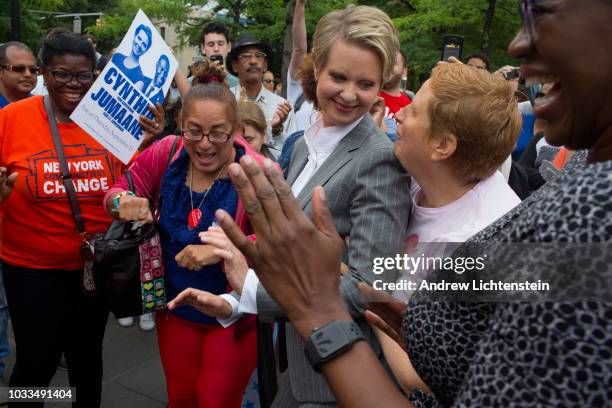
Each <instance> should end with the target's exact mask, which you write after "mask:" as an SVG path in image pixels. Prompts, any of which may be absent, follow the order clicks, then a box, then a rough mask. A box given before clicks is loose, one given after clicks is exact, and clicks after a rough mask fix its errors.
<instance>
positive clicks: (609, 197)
mask: <svg viewBox="0 0 612 408" xmlns="http://www.w3.org/2000/svg"><path fill="white" fill-rule="evenodd" d="M520 4H521V10H522V14H523V19H524V28H523V30H521V32H520V33H519V34H518V35H517V36H516V38H515V39H514V40H513V41H512V43H511V44H510V47H509V52H510V54H511V55H512V56H513V57H516V58H521V59H522V60H523V64H522V65H521V74H522V75H523V77H525V78H526V80H527V82H528V83H530V82H534V83H538V82H546V83H550V84H551V85H552V86H551V89H550V90H549V92H548V93H547V95H546V97H545V98H542V99H540V100H538V101H537V102H536V104H535V107H534V111H535V114H536V115H537V116H538V118H540V119H542V120H543V121H544V132H545V137H546V140H547V142H549V143H551V144H553V145H556V146H561V145H563V146H565V147H567V148H568V149H572V150H580V152H577V153H576V154H574V156H573V158H572V160H571V161H570V163H568V164H566V165H565V167H564V169H563V171H562V172H561V174H559V175H558V176H557V177H556V178H554V179H553V180H551V181H549V182H548V183H547V184H545V185H544V186H543V187H542V188H540V189H539V190H538V191H537V192H536V193H534V194H533V195H531V196H530V197H529V198H527V199H526V200H525V201H523V202H522V203H521V204H519V205H518V206H517V207H515V208H514V209H513V210H511V211H510V212H509V213H507V214H506V215H504V216H503V217H502V218H500V219H499V220H497V221H496V222H494V223H493V224H492V225H491V226H490V227H488V228H486V229H485V230H483V231H481V232H479V233H477V234H476V235H474V236H473V237H472V238H470V239H469V240H468V241H467V242H466V243H465V244H463V245H462V246H461V247H460V248H459V249H458V250H457V252H456V253H455V254H454V255H453V256H454V258H452V260H454V261H455V262H451V263H450V264H449V266H445V268H449V269H448V271H447V274H444V271H441V273H442V276H440V278H444V277H446V279H450V281H447V283H451V282H452V283H464V282H468V286H469V287H471V288H473V287H474V286H472V283H471V280H472V279H476V280H478V278H485V279H491V280H492V279H496V280H497V279H499V280H501V281H503V282H504V283H508V284H512V283H515V284H517V283H524V282H526V281H529V282H531V283H532V284H533V283H535V282H538V280H541V281H543V282H545V283H547V284H548V285H549V286H548V288H545V287H543V288H541V289H538V288H537V287H536V288H534V287H533V285H527V284H525V286H524V289H520V286H518V287H517V288H518V289H514V290H513V289H512V288H510V290H507V289H506V290H504V289H503V288H502V289H501V290H500V289H497V290H496V289H489V290H486V289H485V291H484V292H483V291H480V290H478V289H477V290H468V291H465V292H464V293H461V292H460V291H455V292H454V293H448V291H446V292H445V293H440V294H436V293H435V291H432V290H430V291H429V292H423V293H420V294H415V296H413V297H412V298H411V299H410V301H409V303H408V305H407V306H406V305H405V304H402V303H400V302H397V301H395V302H393V301H391V300H389V299H388V295H385V294H384V293H382V292H377V291H376V290H373V289H370V290H367V288H364V286H363V284H362V285H361V288H362V290H363V292H364V293H367V294H368V295H369V296H372V297H370V298H369V299H370V300H372V302H371V303H370V307H371V308H372V309H373V310H374V311H376V312H377V313H378V314H379V315H378V316H375V315H373V314H371V313H368V319H369V321H371V322H372V323H374V324H376V325H377V326H379V327H380V328H381V329H383V330H385V331H386V332H387V333H388V334H389V335H390V336H392V337H393V338H394V339H396V341H397V342H398V343H400V344H401V346H402V348H403V349H404V350H405V351H406V352H407V353H408V355H409V356H410V360H411V362H412V364H413V366H414V368H415V370H416V372H417V373H418V374H419V376H420V377H421V379H422V380H423V382H424V383H425V384H426V387H425V386H424V384H422V385H421V387H419V386H416V387H415V388H414V389H412V390H410V393H409V395H408V398H406V395H404V394H403V393H402V392H401V391H400V390H398V388H397V386H396V384H395V383H394V382H393V381H392V379H391V378H390V377H389V376H388V375H387V374H386V373H385V370H384V368H383V366H382V365H381V364H379V363H378V362H377V358H376V355H375V353H374V352H373V350H372V349H371V348H370V347H368V346H367V344H366V343H365V342H364V341H360V340H363V337H361V338H360V337H359V335H358V333H355V332H354V331H353V332H352V333H351V332H349V329H348V327H347V326H349V325H351V323H352V317H351V315H350V314H349V313H348V311H347V308H346V305H345V304H344V302H343V301H342V297H341V295H340V290H339V282H338V279H337V276H335V272H336V270H337V268H338V265H339V263H340V259H341V247H342V241H341V239H340V237H338V234H337V233H336V232H335V230H334V228H335V227H334V224H333V222H332V214H331V213H330V210H329V209H328V208H327V204H326V202H329V206H330V207H331V205H332V202H331V200H330V196H329V195H328V194H325V192H324V191H323V189H321V188H318V189H317V190H315V192H314V194H313V195H312V201H313V208H314V217H313V218H314V225H313V223H311V222H310V221H309V219H308V218H307V217H306V216H305V214H303V213H302V212H300V211H299V204H298V203H297V202H296V201H295V200H294V199H293V198H292V197H287V194H286V192H287V191H288V186H287V185H286V184H285V183H284V181H282V177H281V175H280V173H279V172H277V171H274V170H272V169H267V170H266V172H265V173H266V175H267V177H265V176H262V175H261V174H258V173H257V172H254V171H253V170H252V165H251V163H246V162H242V163H241V166H240V167H238V166H232V167H231V168H230V173H231V174H232V179H233V180H234V181H235V182H236V183H237V184H238V185H240V186H241V188H240V196H241V198H242V199H244V200H245V201H247V200H248V201H249V202H252V206H253V208H255V209H259V208H260V207H261V210H260V211H258V212H256V213H254V214H253V215H252V218H254V219H257V221H258V222H257V224H256V225H255V227H256V228H255V230H256V233H257V245H253V244H252V243H250V242H249V241H247V240H245V239H244V237H242V235H241V234H240V233H239V232H238V231H237V229H236V228H235V226H234V225H233V224H232V223H231V221H230V218H229V217H226V216H225V215H224V214H223V213H222V212H220V213H219V214H218V217H217V219H218V221H219V223H220V224H221V227H222V228H223V229H224V231H225V232H226V233H227V235H228V236H229V237H230V238H232V240H233V242H234V243H235V244H236V247H237V248H238V249H239V250H241V251H242V252H244V253H245V255H246V256H248V257H249V259H250V260H251V263H252V266H253V268H254V269H255V270H257V273H258V277H259V278H260V279H261V282H262V283H263V285H264V286H265V287H266V289H267V290H268V291H269V293H271V294H272V296H273V297H274V299H275V300H277V301H278V302H279V304H281V305H282V307H283V308H284V310H285V311H286V312H287V315H288V318H289V319H290V320H291V321H292V322H295V327H296V329H297V330H298V332H299V334H300V336H301V337H302V338H303V339H304V340H307V341H308V342H309V343H308V345H307V350H308V352H307V356H308V357H309V359H310V361H311V362H313V364H315V365H316V367H317V368H318V369H319V370H320V371H321V373H322V374H323V375H324V376H325V379H326V381H327V383H328V384H329V385H330V387H331V389H332V391H333V393H334V395H335V396H336V397H337V399H338V403H339V405H340V406H344V407H351V408H360V407H364V408H365V407H367V408H370V407H379V406H380V407H409V406H416V407H549V406H550V407H609V406H611V405H612V393H611V391H610V390H611V388H610V384H612V303H611V302H610V301H611V293H612V289H611V286H612V258H611V257H612V248H611V244H612V94H611V93H610V92H609V90H610V88H611V86H612V70H610V66H611V65H612V55H611V54H610V53H609V52H608V53H606V52H602V51H603V49H602V46H601V44H609V43H610V42H611V41H612V30H610V29H609V28H608V29H604V28H603V27H609V26H610V25H609V21H610V20H611V19H612V2H610V1H609V0H556V1H547V0H543V1H535V0H532V1H530V0H523V1H521V2H520ZM584 61H589V64H584ZM458 109H460V108H458ZM264 191H268V192H269V191H275V192H277V195H278V198H276V197H275V195H270V194H268V195H267V196H266V200H261V199H259V198H258V196H261V193H263V192H264ZM278 231H282V232H283V233H282V234H281V233H279V232H278ZM286 236H297V237H300V239H299V240H298V239H295V240H287V239H286V238H285V237H286ZM474 256H480V257H482V256H484V257H488V259H485V260H484V263H483V265H484V267H483V269H482V273H478V272H476V273H474V272H473V271H472V273H468V272H467V271H463V272H466V275H462V271H460V270H459V268H458V266H459V265H463V266H465V265H466V263H465V262H469V261H470V258H471V261H474V260H475V258H474ZM305 259H306V260H308V262H304V260H305ZM481 261H482V260H481ZM445 262H446V261H445ZM458 262H463V263H462V264H459V263H458ZM476 262H478V261H477V260H476ZM453 264H454V266H455V268H454V269H453ZM476 269H478V268H476ZM457 275H458V276H457ZM462 277H463V278H462ZM433 279H434V282H435V283H440V281H439V280H436V277H435V276H434V277H433ZM438 279H439V278H438ZM463 279H466V280H465V281H464V280H463ZM442 283H443V282H442ZM443 286H444V285H443ZM476 287H478V286H477V285H476ZM493 287H494V285H490V288H493ZM528 288H529V289H531V290H528ZM444 295H446V296H444ZM351 327H353V328H354V326H351ZM332 329H333V330H332ZM326 345H331V346H328V347H325V346H326Z"/></svg>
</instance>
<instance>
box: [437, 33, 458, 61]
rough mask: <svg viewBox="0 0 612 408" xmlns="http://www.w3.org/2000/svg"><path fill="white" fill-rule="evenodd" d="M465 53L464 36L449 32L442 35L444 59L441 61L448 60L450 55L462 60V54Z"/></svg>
mask: <svg viewBox="0 0 612 408" xmlns="http://www.w3.org/2000/svg"><path fill="white" fill-rule="evenodd" d="M462 53H463V36H461V35H454V34H447V35H445V36H444V37H442V59H441V61H448V58H449V57H455V58H457V59H458V60H459V61H461V54H462Z"/></svg>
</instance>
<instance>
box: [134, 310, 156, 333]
mask: <svg viewBox="0 0 612 408" xmlns="http://www.w3.org/2000/svg"><path fill="white" fill-rule="evenodd" d="M138 325H139V326H140V328H141V329H142V330H144V331H151V330H153V329H154V328H155V317H154V316H153V313H146V314H143V315H141V316H140V321H139V322H138Z"/></svg>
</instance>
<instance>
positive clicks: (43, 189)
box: [0, 34, 123, 407]
mask: <svg viewBox="0 0 612 408" xmlns="http://www.w3.org/2000/svg"><path fill="white" fill-rule="evenodd" d="M41 60H42V74H43V77H44V81H45V83H46V85H47V89H48V91H49V95H48V96H46V97H44V98H46V99H44V98H43V97H42V96H34V97H31V98H28V99H24V100H21V101H18V102H14V103H12V104H10V105H9V106H7V107H6V108H4V109H2V110H1V111H0V202H1V205H2V206H3V208H4V219H3V222H2V244H1V247H0V249H1V253H2V256H1V258H2V264H3V265H2V269H3V271H4V282H5V286H6V293H7V298H8V304H9V310H10V316H11V320H12V322H13V330H14V333H15V341H16V343H17V360H16V363H15V367H14V370H13V373H12V376H11V379H10V386H11V387H47V386H48V385H49V382H50V381H51V378H53V376H54V375H55V371H56V369H57V367H58V363H59V361H60V358H61V356H62V353H63V354H64V356H65V358H66V363H67V365H68V378H69V381H70V386H71V387H76V389H77V398H78V403H79V405H81V406H86V407H95V406H99V405H100V398H101V390H102V386H101V380H102V339H103V337H104V329H105V327H106V320H107V316H108V310H106V308H105V307H104V306H103V304H102V302H101V300H100V299H98V298H97V297H96V296H87V295H85V294H84V292H83V287H82V281H83V276H82V275H83V273H82V268H83V262H82V260H81V256H80V254H79V248H80V246H81V244H82V242H83V236H81V235H80V234H79V233H78V232H77V227H76V224H75V220H74V218H73V215H72V212H71V207H70V205H69V201H68V197H67V194H66V189H65V187H64V183H63V180H62V176H61V173H60V166H59V163H58V153H57V151H56V148H55V145H54V142H53V139H52V136H51V130H50V123H53V122H55V123H56V124H57V128H58V133H59V138H60V139H61V144H62V145H63V150H64V154H65V157H66V161H67V164H68V168H69V172H70V174H71V176H72V182H73V184H74V186H75V190H76V196H77V199H78V202H79V205H80V212H81V215H82V219H83V222H84V226H85V231H86V234H94V233H99V232H104V231H105V230H106V229H107V227H108V225H109V224H110V222H111V218H110V217H109V216H108V215H107V214H106V212H105V211H104V208H103V206H102V205H101V199H102V197H103V196H104V193H105V191H106V190H108V188H109V187H110V186H112V185H113V184H114V183H115V182H116V181H117V180H118V179H119V177H120V176H121V171H122V169H123V165H122V163H121V162H120V161H119V160H117V159H115V158H114V157H113V156H112V155H111V154H110V152H108V151H107V150H106V149H104V147H102V146H101V145H100V144H99V143H98V142H96V141H95V140H94V139H93V138H91V137H90V136H89V135H88V134H87V133H85V131H84V130H83V129H81V128H80V127H79V126H78V125H77V124H75V123H73V122H72V120H71V119H70V115H71V113H72V112H73V111H74V109H75V108H76V106H77V105H78V104H79V102H80V101H81V99H82V98H83V96H84V95H85V93H86V92H87V90H88V89H89V88H90V87H91V85H92V83H93V81H94V74H93V70H94V63H95V52H94V49H93V47H92V46H91V44H90V43H89V42H88V41H87V40H85V39H82V38H80V37H78V36H75V35H72V34H60V35H55V36H52V37H50V38H48V39H46V40H45V42H44V44H43V46H42V50H41ZM45 101H48V102H49V104H50V108H51V112H52V115H49V114H48V113H47V112H46V110H45V106H44V102H45ZM67 182H70V181H67ZM39 405H40V406H42V403H40V404H39Z"/></svg>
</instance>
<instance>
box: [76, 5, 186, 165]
mask: <svg viewBox="0 0 612 408" xmlns="http://www.w3.org/2000/svg"><path fill="white" fill-rule="evenodd" d="M177 68H178V61H177V60H176V58H174V55H172V52H171V51H170V49H169V48H168V46H167V45H166V43H165V42H164V40H163V39H162V38H161V35H160V34H159V33H158V32H157V30H156V29H155V27H154V26H153V24H151V21H150V20H149V18H148V17H147V16H146V15H145V13H144V12H143V11H142V10H138V13H137V14H136V17H135V18H134V21H133V22H132V25H131V26H130V28H129V30H128V32H127V34H126V35H125V37H123V40H122V41H121V44H120V45H119V47H118V48H117V51H116V52H115V53H114V54H113V56H112V58H111V60H110V61H109V63H108V64H107V65H106V67H105V68H104V71H102V73H101V74H100V76H99V77H98V78H97V79H96V81H95V82H94V84H93V85H92V86H91V88H90V89H89V91H88V92H87V94H86V95H85V97H84V98H83V100H82V101H81V103H79V105H78V106H77V108H76V109H75V110H74V112H73V113H72V115H70V118H71V119H72V120H73V121H74V122H76V123H77V124H78V125H79V126H80V127H81V128H82V129H83V130H85V131H86V132H87V133H89V135H90V136H91V137H93V138H94V139H96V140H97V141H98V142H100V144H102V145H103V146H104V147H105V148H107V149H108V150H109V151H110V152H111V153H112V154H113V155H115V156H116V157H117V158H118V159H119V160H121V161H122V162H123V163H127V162H128V161H129V160H130V159H131V158H132V156H133V155H134V153H135V152H136V150H138V146H140V143H141V142H142V139H143V130H142V127H141V126H140V124H139V123H138V119H139V117H140V116H141V115H143V116H146V117H148V118H151V119H153V117H154V116H153V114H152V113H151V112H150V111H149V105H155V104H156V103H157V102H159V103H160V104H162V103H163V101H164V97H165V95H166V93H167V92H168V89H169V88H170V83H171V82H172V79H173V78H174V73H175V72H176V69H177Z"/></svg>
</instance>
